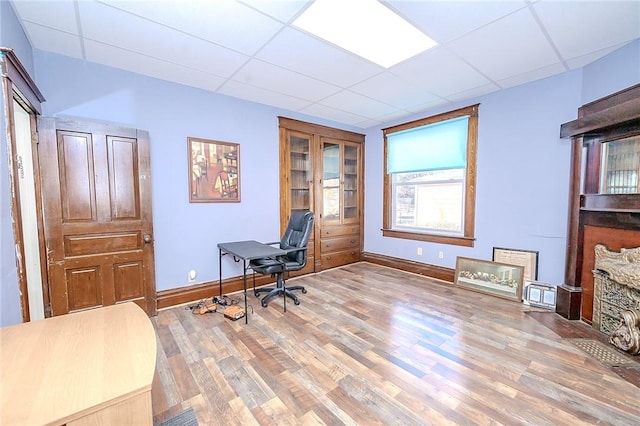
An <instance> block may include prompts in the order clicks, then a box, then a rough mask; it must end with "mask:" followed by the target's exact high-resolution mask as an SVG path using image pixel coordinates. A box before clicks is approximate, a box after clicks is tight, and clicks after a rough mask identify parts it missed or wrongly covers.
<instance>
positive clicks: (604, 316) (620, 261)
mask: <svg viewBox="0 0 640 426" xmlns="http://www.w3.org/2000/svg"><path fill="white" fill-rule="evenodd" d="M593 278H594V279H593V282H594V294H593V296H594V300H593V321H592V326H593V328H595V329H596V330H599V331H601V332H603V333H605V334H608V335H610V343H612V344H614V345H615V346H617V347H619V348H620V349H623V350H625V351H627V352H630V353H632V354H634V355H635V354H637V353H638V352H640V328H639V327H638V322H639V321H640V247H637V248H632V249H625V248H623V249H621V250H620V252H613V251H609V250H607V248H606V247H605V246H604V245H602V244H597V245H596V246H595V267H594V270H593Z"/></svg>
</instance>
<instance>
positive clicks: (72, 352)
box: [0, 302, 156, 426]
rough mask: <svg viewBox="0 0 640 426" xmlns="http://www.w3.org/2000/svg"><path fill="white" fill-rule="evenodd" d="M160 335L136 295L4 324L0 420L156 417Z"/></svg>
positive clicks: (123, 421)
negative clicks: (154, 403)
mask: <svg viewBox="0 0 640 426" xmlns="http://www.w3.org/2000/svg"><path fill="white" fill-rule="evenodd" d="M155 364H156V336H155V332H154V330H153V326H152V324H151V321H150V320H149V317H148V316H147V314H145V312H144V311H143V310H142V309H141V308H140V307H138V305H136V304H134V303H132V302H129V303H123V304H118V305H114V306H107V307H104V308H97V309H91V310H88V311H83V312H77V313H73V314H67V315H62V316H59V317H53V318H48V319H44V320H39V321H34V322H28V323H24V324H18V325H13V326H9V327H4V328H1V329H0V369H1V371H0V378H1V381H0V394H1V398H2V406H1V409H0V424H3V425H62V424H65V423H66V424H67V425H91V424H93V425H95V424H113V425H116V424H117V425H134V424H135V425H149V426H151V425H152V424H153V413H152V409H151V382H152V381H153V374H154V371H155Z"/></svg>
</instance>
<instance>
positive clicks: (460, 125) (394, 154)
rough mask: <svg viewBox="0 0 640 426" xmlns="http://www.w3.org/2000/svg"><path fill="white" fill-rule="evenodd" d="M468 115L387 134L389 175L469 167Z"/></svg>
mask: <svg viewBox="0 0 640 426" xmlns="http://www.w3.org/2000/svg"><path fill="white" fill-rule="evenodd" d="M468 127H469V116H464V117H458V118H454V119H451V120H447V121H442V122H439V123H434V124H429V125H426V126H420V127H416V128H413V129H408V130H402V131H399V132H394V133H390V134H388V135H387V173H407V172H418V171H429V170H447V169H460V168H465V167H466V166H467V129H468Z"/></svg>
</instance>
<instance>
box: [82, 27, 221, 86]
mask: <svg viewBox="0 0 640 426" xmlns="http://www.w3.org/2000/svg"><path fill="white" fill-rule="evenodd" d="M84 39H86V40H90V41H93V42H95V43H98V44H102V45H104V46H110V47H113V48H115V49H119V50H124V51H127V52H130V53H133V54H136V55H140V56H144V57H146V58H151V59H155V60H157V61H161V62H165V63H167V64H172V65H177V66H179V67H182V68H186V69H187V70H193V71H197V72H200V73H203V74H208V75H211V76H213V77H217V78H219V79H221V80H226V79H227V77H225V76H221V75H218V74H215V73H213V72H210V71H204V70H202V69H199V68H194V67H190V66H187V65H184V64H183V63H179V62H174V61H170V60H167V59H164V58H160V57H157V56H152V55H148V54H146V53H144V52H138V51H137V50H131V49H127V48H126V47H120V46H116V45H113V44H109V43H105V42H103V41H101V40H95V39H93V38H91V37H84ZM85 60H86V61H87V62H91V63H99V62H95V61H91V60H88V59H86V58H85ZM130 72H134V71H130ZM136 74H139V73H136ZM167 81H170V80H167ZM222 84H224V83H222ZM222 84H221V85H220V86H222ZM220 86H218V88H217V89H216V91H217V90H218V89H219V88H220Z"/></svg>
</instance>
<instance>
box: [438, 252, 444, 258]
mask: <svg viewBox="0 0 640 426" xmlns="http://www.w3.org/2000/svg"><path fill="white" fill-rule="evenodd" d="M438 259H444V252H442V251H439V252H438Z"/></svg>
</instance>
